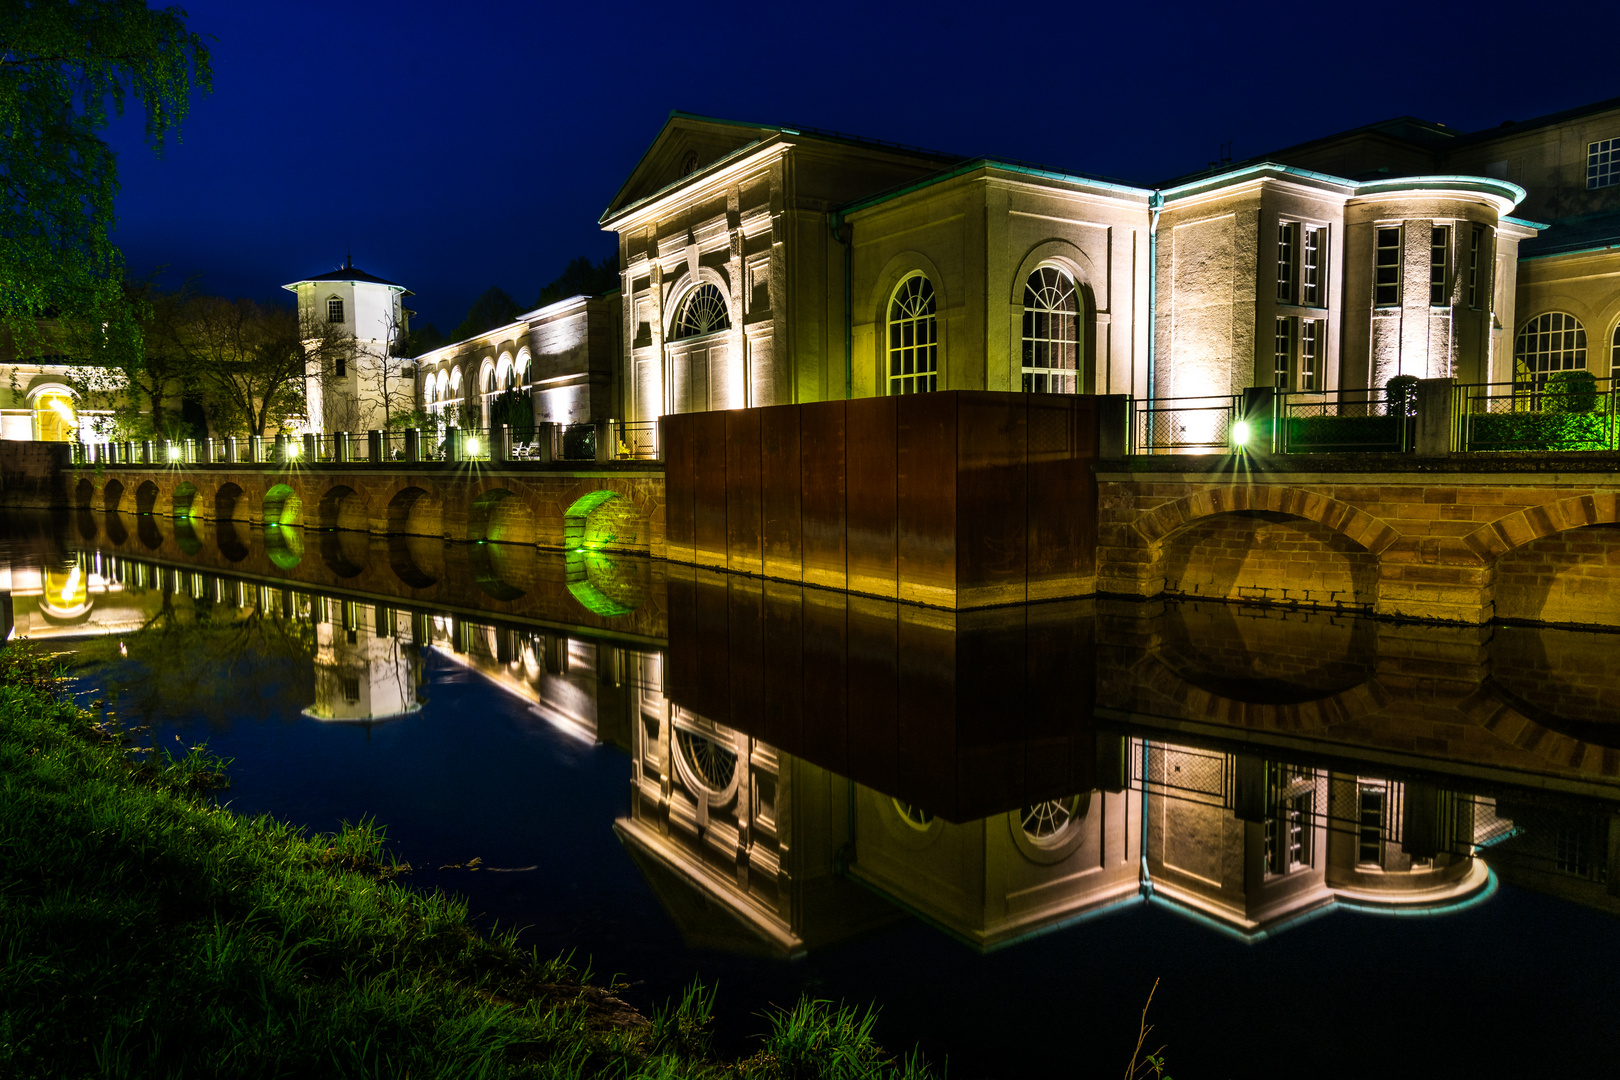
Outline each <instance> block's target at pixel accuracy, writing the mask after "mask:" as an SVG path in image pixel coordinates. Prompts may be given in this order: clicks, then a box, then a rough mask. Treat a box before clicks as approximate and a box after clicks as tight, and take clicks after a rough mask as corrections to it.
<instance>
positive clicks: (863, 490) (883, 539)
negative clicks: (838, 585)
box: [844, 397, 900, 597]
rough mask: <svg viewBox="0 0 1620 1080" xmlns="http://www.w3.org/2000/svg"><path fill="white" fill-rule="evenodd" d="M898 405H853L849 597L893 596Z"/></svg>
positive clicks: (872, 401)
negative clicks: (858, 595) (854, 594)
mask: <svg viewBox="0 0 1620 1080" xmlns="http://www.w3.org/2000/svg"><path fill="white" fill-rule="evenodd" d="M899 400H900V399H899V398H894V397H874V398H860V399H858V400H856V401H851V402H850V403H849V408H848V411H847V420H846V424H847V430H846V435H845V439H844V443H845V446H846V448H847V449H846V451H845V453H846V465H845V470H846V472H847V474H848V480H847V481H846V492H847V496H846V500H845V502H846V505H847V506H848V519H847V521H848V525H847V535H848V540H847V541H846V543H847V545H848V554H849V586H848V588H849V589H850V591H851V592H862V593H868V594H870V595H873V596H885V597H893V596H894V595H895V571H896V556H897V549H896V528H895V523H896V512H897V508H896V502H895V498H896V476H897V473H898V465H897V462H896V446H895V438H896V434H897V431H896V421H897V412H898V409H897V403H898V402H899Z"/></svg>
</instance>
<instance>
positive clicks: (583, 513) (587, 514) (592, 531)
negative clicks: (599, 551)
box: [563, 491, 619, 551]
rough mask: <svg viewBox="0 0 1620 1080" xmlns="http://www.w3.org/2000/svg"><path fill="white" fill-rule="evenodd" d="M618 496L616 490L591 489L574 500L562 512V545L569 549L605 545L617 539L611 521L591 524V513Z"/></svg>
mask: <svg viewBox="0 0 1620 1080" xmlns="http://www.w3.org/2000/svg"><path fill="white" fill-rule="evenodd" d="M618 497H619V493H618V492H617V491H593V492H591V493H590V494H589V495H584V496H581V497H580V498H578V499H575V500H574V504H573V505H572V506H570V507H569V508H568V509H567V510H566V511H565V512H564V513H563V547H564V548H566V549H567V550H569V551H579V550H583V549H586V548H596V547H605V546H608V545H611V544H612V543H613V542H614V541H615V540H617V539H618V534H617V532H616V531H615V530H614V529H613V527H612V525H611V523H608V524H603V523H600V522H599V523H598V524H597V525H596V526H595V527H592V524H591V515H592V514H594V513H596V511H598V510H600V509H601V508H602V507H603V506H606V505H607V504H608V503H610V502H612V501H613V500H614V499H617V498H618Z"/></svg>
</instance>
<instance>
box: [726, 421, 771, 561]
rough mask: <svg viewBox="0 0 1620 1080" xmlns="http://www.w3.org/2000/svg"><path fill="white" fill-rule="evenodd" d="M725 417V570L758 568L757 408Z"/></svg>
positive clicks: (758, 446)
mask: <svg viewBox="0 0 1620 1080" xmlns="http://www.w3.org/2000/svg"><path fill="white" fill-rule="evenodd" d="M723 415H724V416H725V418H726V568H727V569H728V570H734V571H737V572H739V573H744V574H757V573H759V572H760V570H761V569H762V566H763V563H762V560H761V548H760V525H761V522H760V442H759V440H760V430H759V426H760V421H759V410H758V409H732V410H731V411H730V412H727V413H724V414H723Z"/></svg>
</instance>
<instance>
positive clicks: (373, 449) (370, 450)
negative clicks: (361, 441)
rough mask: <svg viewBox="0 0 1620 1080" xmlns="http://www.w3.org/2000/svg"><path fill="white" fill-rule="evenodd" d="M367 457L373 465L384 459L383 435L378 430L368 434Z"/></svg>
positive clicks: (372, 430)
mask: <svg viewBox="0 0 1620 1080" xmlns="http://www.w3.org/2000/svg"><path fill="white" fill-rule="evenodd" d="M366 457H367V458H368V459H370V461H371V463H372V464H373V465H375V464H377V463H378V462H380V461H382V459H383V433H382V432H381V431H380V430H378V429H377V428H372V429H371V430H370V431H368V432H366Z"/></svg>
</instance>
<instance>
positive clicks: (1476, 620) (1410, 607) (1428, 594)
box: [1373, 548, 1496, 625]
mask: <svg viewBox="0 0 1620 1080" xmlns="http://www.w3.org/2000/svg"><path fill="white" fill-rule="evenodd" d="M1373 614H1375V615H1387V616H1393V617H1395V618H1412V619H1443V620H1445V621H1446V622H1456V623H1469V624H1473V625H1482V624H1484V623H1488V622H1490V621H1491V619H1492V618H1494V617H1495V615H1496V567H1495V565H1494V564H1493V565H1486V566H1481V565H1477V564H1476V565H1469V564H1467V563H1464V562H1461V561H1460V560H1451V561H1448V562H1446V563H1438V562H1428V561H1424V560H1423V559H1422V557H1421V552H1420V551H1419V550H1417V549H1403V550H1396V549H1394V548H1391V549H1389V550H1387V551H1385V552H1383V553H1382V554H1381V555H1380V556H1379V559H1378V599H1377V601H1376V602H1375V603H1374V604H1373Z"/></svg>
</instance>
